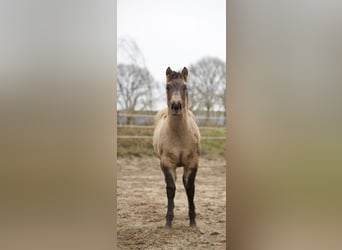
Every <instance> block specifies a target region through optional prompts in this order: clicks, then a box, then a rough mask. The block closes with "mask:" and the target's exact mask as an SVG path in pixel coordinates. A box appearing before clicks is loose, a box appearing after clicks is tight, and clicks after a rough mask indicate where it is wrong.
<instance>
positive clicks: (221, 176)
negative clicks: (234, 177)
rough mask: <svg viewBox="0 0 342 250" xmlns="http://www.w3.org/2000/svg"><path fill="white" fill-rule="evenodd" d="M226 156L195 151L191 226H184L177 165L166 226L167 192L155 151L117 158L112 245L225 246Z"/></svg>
mask: <svg viewBox="0 0 342 250" xmlns="http://www.w3.org/2000/svg"><path fill="white" fill-rule="evenodd" d="M225 165H226V161H225V159H224V158H223V157H216V158H214V159H209V158H206V157H201V159H200V164H199V169H198V172H197V178H196V193H195V205H196V213H197V217H196V221H197V228H190V227H189V219H188V205H187V197H186V193H185V190H184V187H183V183H182V175H183V168H178V169H177V181H176V196H175V209H174V219H173V226H172V229H164V224H165V213H166V207H167V198H166V191H165V183H164V176H163V174H162V172H161V170H160V167H159V161H158V159H157V158H156V157H139V158H138V157H132V158H118V160H117V166H118V172H117V175H118V177H117V239H118V244H117V247H118V249H120V250H121V249H175V250H181V249H183V250H187V249H226V166H225Z"/></svg>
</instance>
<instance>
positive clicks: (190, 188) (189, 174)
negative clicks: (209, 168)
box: [183, 166, 197, 227]
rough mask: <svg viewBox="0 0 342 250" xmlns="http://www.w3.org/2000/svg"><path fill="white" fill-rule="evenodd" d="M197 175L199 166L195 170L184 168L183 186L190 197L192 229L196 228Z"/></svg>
mask: <svg viewBox="0 0 342 250" xmlns="http://www.w3.org/2000/svg"><path fill="white" fill-rule="evenodd" d="M196 173H197V166H196V167H195V168H184V175H183V185H184V188H185V190H186V195H187V197H188V204H189V219H190V226H191V227H196V212H195V203H194V196H195V178H196Z"/></svg>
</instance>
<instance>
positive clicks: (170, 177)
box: [162, 166, 176, 228]
mask: <svg viewBox="0 0 342 250" xmlns="http://www.w3.org/2000/svg"><path fill="white" fill-rule="evenodd" d="M162 170H163V173H164V176H165V183H166V194H167V212H166V224H165V227H167V228H170V227H171V224H172V220H173V209H174V207H175V205H174V201H173V200H174V198H175V193H176V185H175V170H174V169H172V168H169V167H166V166H162Z"/></svg>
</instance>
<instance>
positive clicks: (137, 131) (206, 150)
mask: <svg viewBox="0 0 342 250" xmlns="http://www.w3.org/2000/svg"><path fill="white" fill-rule="evenodd" d="M200 132H201V136H202V137H225V136H226V129H225V128H221V127H220V128H217V129H200ZM117 134H118V136H120V135H126V136H127V135H131V136H151V138H118V140H117V145H118V147H117V155H118V156H120V157H122V156H143V155H149V156H151V155H155V153H154V150H153V146H152V136H153V128H130V127H119V128H118V133H117ZM225 150H226V140H217V139H202V140H201V154H202V155H205V156H216V155H220V156H224V155H225Z"/></svg>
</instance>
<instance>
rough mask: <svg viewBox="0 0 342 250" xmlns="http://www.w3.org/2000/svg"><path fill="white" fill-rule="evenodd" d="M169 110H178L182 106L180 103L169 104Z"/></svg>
mask: <svg viewBox="0 0 342 250" xmlns="http://www.w3.org/2000/svg"><path fill="white" fill-rule="evenodd" d="M171 108H172V109H174V110H179V109H181V108H182V104H181V103H180V102H178V103H172V104H171Z"/></svg>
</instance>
